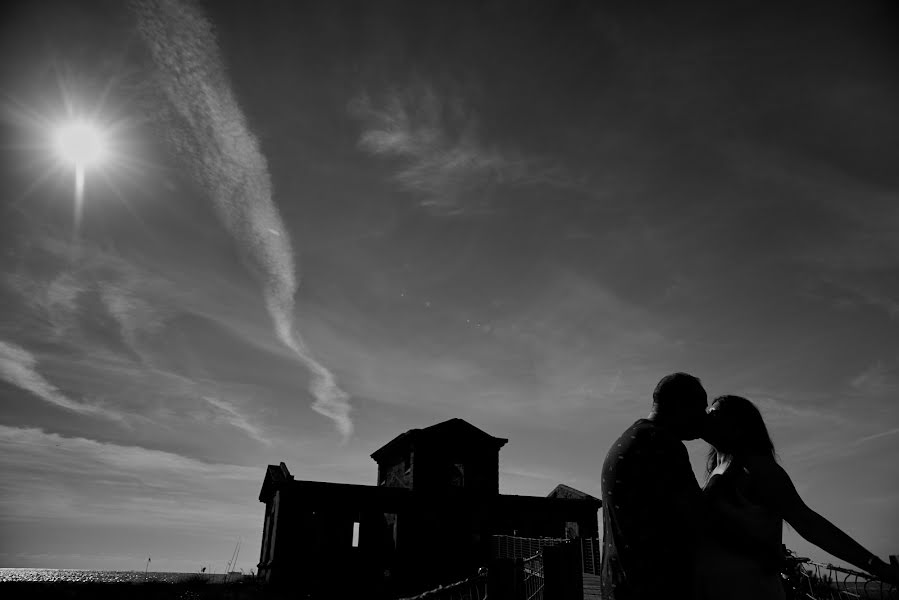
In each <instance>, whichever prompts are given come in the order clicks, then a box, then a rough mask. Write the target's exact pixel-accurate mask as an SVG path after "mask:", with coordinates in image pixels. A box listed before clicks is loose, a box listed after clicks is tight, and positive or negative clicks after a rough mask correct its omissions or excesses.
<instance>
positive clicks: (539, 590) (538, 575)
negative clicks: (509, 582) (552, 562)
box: [522, 550, 546, 600]
mask: <svg viewBox="0 0 899 600" xmlns="http://www.w3.org/2000/svg"><path fill="white" fill-rule="evenodd" d="M522 567H523V570H524V585H523V586H522V587H523V588H524V599H525V600H543V589H544V588H545V587H546V578H545V577H544V576H543V551H542V550H541V551H540V552H538V553H537V554H535V555H534V556H531V557H529V558H526V559H524V560H523V561H522Z"/></svg>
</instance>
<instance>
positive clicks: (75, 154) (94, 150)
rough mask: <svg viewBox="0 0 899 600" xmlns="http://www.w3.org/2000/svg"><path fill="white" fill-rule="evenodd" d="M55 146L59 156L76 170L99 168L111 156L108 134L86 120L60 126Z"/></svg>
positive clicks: (55, 137) (56, 133)
mask: <svg viewBox="0 0 899 600" xmlns="http://www.w3.org/2000/svg"><path fill="white" fill-rule="evenodd" d="M53 146H54V149H55V150H56V154H57V156H58V157H59V158H60V159H62V160H63V161H65V162H67V163H70V164H72V165H74V166H75V168H76V169H82V168H87V167H94V166H98V165H100V164H102V163H103V161H104V160H106V159H107V158H108V155H109V144H108V141H107V139H106V133H105V132H104V131H103V129H102V128H101V127H100V126H98V125H96V124H95V123H91V122H90V121H87V120H84V119H77V120H73V121H69V122H66V123H63V124H62V125H60V126H58V127H57V129H56V131H55V135H54V137H53Z"/></svg>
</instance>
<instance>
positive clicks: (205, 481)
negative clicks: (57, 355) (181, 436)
mask: <svg viewBox="0 0 899 600" xmlns="http://www.w3.org/2000/svg"><path fill="white" fill-rule="evenodd" d="M0 448H2V453H0V454H2V457H3V458H2V459H0V469H2V471H3V473H4V474H5V476H4V478H3V479H4V481H7V482H10V481H16V484H15V485H12V484H11V483H3V484H0V489H2V492H3V493H2V495H0V506H3V511H2V513H3V515H4V516H5V517H6V518H8V519H9V518H15V519H46V518H57V519H69V518H78V519H87V520H88V522H92V523H104V524H109V523H120V524H129V521H130V524H135V523H144V524H153V523H154V522H155V523H156V524H157V525H158V524H166V525H178V526H184V527H191V528H196V529H199V528H200V527H203V526H221V525H222V524H223V523H225V522H227V521H228V520H229V519H232V518H234V519H238V520H240V519H243V520H244V521H246V519H247V518H248V517H249V518H252V515H253V512H254V511H253V509H254V508H255V506H254V505H253V504H252V503H250V504H247V501H246V500H247V498H250V499H253V493H252V492H253V491H254V489H255V488H256V487H257V486H258V484H259V481H260V480H261V475H262V474H263V472H262V471H260V467H244V466H239V465H231V464H217V463H210V462H204V461H200V460H197V459H194V458H190V457H188V456H184V455H181V454H177V453H174V452H166V451H162V450H153V449H149V448H144V447H141V446H131V445H123V444H116V443H110V442H101V441H98V440H94V439H89V438H84V437H67V436H62V435H59V434H56V433H51V432H47V431H44V430H43V429H39V428H19V427H9V426H6V425H0ZM235 488H239V489H243V490H245V491H246V492H249V494H247V495H245V496H243V497H240V500H234V499H233V498H234V496H231V495H230V493H229V491H230V492H231V493H233V491H234V489H235ZM197 492H199V493H197ZM204 504H208V506H206V507H205V508H204ZM232 525H233V522H232Z"/></svg>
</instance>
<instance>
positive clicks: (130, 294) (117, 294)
mask: <svg viewBox="0 0 899 600" xmlns="http://www.w3.org/2000/svg"><path fill="white" fill-rule="evenodd" d="M100 298H101V300H102V302H103V305H104V306H105V307H106V310H108V311H109V314H110V315H111V316H112V317H113V318H114V319H115V320H116V322H117V323H118V325H119V328H120V330H121V333H122V338H123V339H124V340H125V342H126V343H127V344H128V346H129V347H130V348H131V349H133V350H135V351H137V350H138V349H139V344H138V342H139V336H140V335H142V334H144V333H154V332H158V331H159V330H161V329H162V328H163V327H164V326H165V321H166V315H165V313H164V312H163V311H161V310H159V309H158V308H156V307H154V306H153V305H152V304H150V303H149V302H147V301H146V300H144V299H143V298H141V297H140V296H138V295H137V293H136V292H135V290H134V289H131V288H129V287H127V286H125V285H121V284H113V283H102V284H100Z"/></svg>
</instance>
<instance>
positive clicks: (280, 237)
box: [132, 0, 353, 440]
mask: <svg viewBox="0 0 899 600" xmlns="http://www.w3.org/2000/svg"><path fill="white" fill-rule="evenodd" d="M132 7H133V9H134V12H135V14H136V17H137V21H138V31H139V33H140V35H141V38H142V40H143V42H144V44H145V46H146V49H147V50H148V51H149V54H150V57H151V58H152V61H153V68H154V75H155V79H156V81H157V82H158V83H159V89H160V92H161V94H160V98H159V100H160V104H161V105H164V106H165V108H164V109H162V112H164V113H167V114H168V115H169V117H170V119H169V122H168V123H167V125H168V126H169V127H168V133H169V135H170V137H171V138H172V139H173V141H174V143H175V146H176V148H177V150H178V151H179V153H180V155H181V156H182V157H183V158H184V160H185V161H186V163H187V165H188V167H189V168H190V169H191V170H192V174H193V175H194V177H195V178H196V179H197V180H198V181H199V182H200V183H201V184H202V185H203V186H204V188H205V189H206V192H207V195H208V196H209V198H210V200H211V201H212V203H213V205H214V207H215V209H216V211H217V213H218V216H219V219H220V220H221V222H222V223H223V225H224V226H225V228H226V229H227V231H228V232H229V233H230V234H231V235H232V237H233V239H234V240H235V241H236V242H237V243H238V244H239V246H240V248H241V250H242V252H243V256H244V259H245V260H246V261H247V262H248V263H249V264H250V265H251V266H252V268H253V269H254V270H255V271H256V272H257V273H259V274H260V277H259V279H260V283H261V284H262V291H263V295H264V298H265V305H266V309H267V310H268V313H269V315H270V317H271V320H272V323H273V326H274V330H275V334H276V335H277V337H278V339H279V340H280V341H281V342H282V343H283V344H284V345H285V346H286V347H288V348H290V350H291V351H292V352H293V353H294V356H295V357H296V358H297V359H298V360H299V361H300V362H301V363H302V364H303V365H304V366H305V367H306V369H307V371H308V373H309V375H310V383H309V390H310V392H311V393H312V395H313V396H314V397H315V402H314V403H313V405H312V409H313V410H315V411H316V412H318V413H319V414H321V415H324V416H325V417H327V418H329V419H331V420H332V421H333V422H334V424H335V425H336V427H337V429H338V431H339V432H340V434H341V435H342V436H343V438H344V440H346V439H347V438H348V437H349V436H350V435H351V434H352V432H353V422H352V420H351V419H350V404H349V396H348V395H347V394H346V393H345V392H344V391H343V390H342V389H340V387H339V386H338V384H337V378H336V376H335V375H334V373H333V372H331V371H330V370H329V369H328V368H327V367H326V366H325V365H324V364H322V363H321V362H320V361H319V360H318V359H317V358H316V357H315V355H314V354H313V353H312V351H311V349H310V348H309V347H308V345H307V343H306V341H305V340H304V339H303V337H302V336H301V335H300V332H299V331H298V329H297V327H296V322H295V315H294V310H295V308H296V306H295V299H294V295H295V294H296V291H297V287H298V285H299V282H298V279H297V275H296V270H295V257H294V252H293V246H292V243H291V239H290V235H289V233H288V230H287V228H286V227H285V226H284V222H283V220H282V219H281V215H280V213H279V211H278V207H277V205H276V204H275V202H274V199H273V197H272V183H271V175H270V173H269V169H268V163H267V160H266V158H265V155H264V154H263V153H262V150H261V147H260V144H259V141H258V140H257V138H256V136H255V135H254V134H253V132H252V131H251V129H250V127H249V124H248V123H247V119H246V117H245V115H244V113H243V110H242V109H241V106H240V104H239V103H238V100H237V97H236V94H235V93H234V90H233V89H232V86H231V83H230V81H229V80H228V77H227V75H226V70H225V65H224V62H223V60H222V57H221V52H220V51H219V47H218V42H217V41H216V36H215V33H214V31H213V28H212V24H211V23H210V22H209V21H208V19H207V18H206V16H205V14H204V13H203V11H202V10H201V9H200V8H199V6H198V5H197V4H196V3H194V2H190V1H189V0H140V1H136V2H133V3H132Z"/></svg>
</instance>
